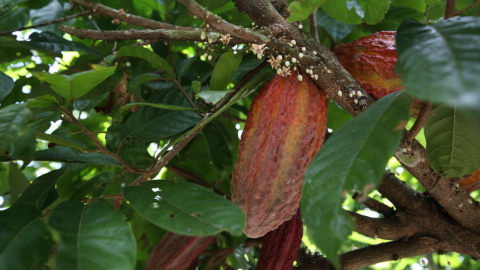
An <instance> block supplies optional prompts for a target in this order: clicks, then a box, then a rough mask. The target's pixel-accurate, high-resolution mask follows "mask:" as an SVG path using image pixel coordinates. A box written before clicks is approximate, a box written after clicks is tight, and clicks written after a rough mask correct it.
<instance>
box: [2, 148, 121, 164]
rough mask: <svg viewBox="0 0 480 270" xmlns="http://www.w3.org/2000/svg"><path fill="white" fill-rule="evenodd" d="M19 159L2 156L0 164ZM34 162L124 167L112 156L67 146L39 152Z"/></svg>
mask: <svg viewBox="0 0 480 270" xmlns="http://www.w3.org/2000/svg"><path fill="white" fill-rule="evenodd" d="M17 159H18V158H17V157H13V156H0V162H5V161H10V160H17ZM34 160H37V161H58V162H70V163H85V164H98V165H111V166H118V167H120V166H122V164H121V163H120V162H118V161H117V160H116V159H114V158H112V157H110V156H107V155H104V154H100V153H84V152H82V151H80V150H77V149H73V148H71V147H66V146H55V147H52V148H50V149H45V150H40V151H37V152H36V153H35V159H34Z"/></svg>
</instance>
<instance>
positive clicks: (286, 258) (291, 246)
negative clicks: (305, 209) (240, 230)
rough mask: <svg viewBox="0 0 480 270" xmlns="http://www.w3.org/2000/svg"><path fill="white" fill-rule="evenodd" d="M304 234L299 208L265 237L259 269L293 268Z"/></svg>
mask: <svg viewBox="0 0 480 270" xmlns="http://www.w3.org/2000/svg"><path fill="white" fill-rule="evenodd" d="M302 236H303V222H302V218H301V216H300V208H299V209H298V210H297V213H296V214H295V215H293V217H292V219H290V220H288V221H285V222H284V223H283V224H282V225H280V227H278V228H277V229H275V230H273V231H271V232H268V233H267V234H266V235H265V236H264V237H263V239H262V248H261V249H260V256H259V259H258V263H257V270H291V269H292V266H293V262H294V261H295V259H296V258H297V254H298V251H299V250H300V243H301V242H302Z"/></svg>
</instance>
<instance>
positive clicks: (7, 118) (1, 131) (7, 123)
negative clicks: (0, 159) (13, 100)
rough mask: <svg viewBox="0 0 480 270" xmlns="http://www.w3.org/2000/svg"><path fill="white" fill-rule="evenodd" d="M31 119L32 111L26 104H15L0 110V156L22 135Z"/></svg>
mask: <svg viewBox="0 0 480 270" xmlns="http://www.w3.org/2000/svg"><path fill="white" fill-rule="evenodd" d="M31 117H32V111H30V110H29V109H28V108H26V107H25V104H13V105H9V106H7V107H5V108H3V109H1V110H0V138H1V140H0V155H1V154H3V153H5V152H6V151H8V150H9V149H10V145H11V144H12V143H13V142H14V141H15V140H16V139H17V138H18V137H19V136H20V135H22V133H23V131H24V130H25V126H26V125H27V122H28V120H30V118H31Z"/></svg>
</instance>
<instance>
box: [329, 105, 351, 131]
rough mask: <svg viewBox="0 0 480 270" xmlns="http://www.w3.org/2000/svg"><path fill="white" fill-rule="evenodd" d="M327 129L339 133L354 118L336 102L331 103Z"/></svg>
mask: <svg viewBox="0 0 480 270" xmlns="http://www.w3.org/2000/svg"><path fill="white" fill-rule="evenodd" d="M327 119H328V120H327V127H328V128H330V129H332V130H333V131H334V132H335V131H337V130H338V129H339V128H340V127H341V126H342V125H343V124H344V123H345V122H347V121H348V120H350V119H352V116H351V115H350V114H349V113H348V112H347V111H345V110H344V109H342V108H340V107H339V106H338V105H337V103H335V102H334V101H331V102H330V105H329V106H328V112H327Z"/></svg>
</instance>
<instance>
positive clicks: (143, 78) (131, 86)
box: [127, 73, 162, 94]
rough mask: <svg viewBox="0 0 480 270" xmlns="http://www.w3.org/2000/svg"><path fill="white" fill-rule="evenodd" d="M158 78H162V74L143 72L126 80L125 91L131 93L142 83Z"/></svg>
mask: <svg viewBox="0 0 480 270" xmlns="http://www.w3.org/2000/svg"><path fill="white" fill-rule="evenodd" d="M160 78H162V76H160V75H158V74H157V73H145V74H142V75H138V76H135V77H133V78H132V79H131V80H130V81H129V82H128V84H127V92H128V93H129V94H133V93H135V91H136V90H137V89H138V88H139V87H140V85H141V84H142V83H144V82H148V81H154V80H158V79H160Z"/></svg>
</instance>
